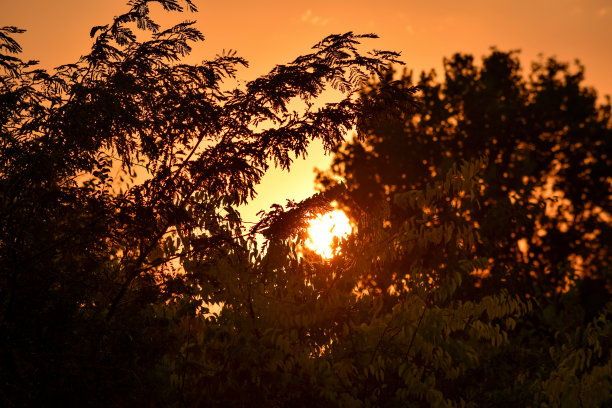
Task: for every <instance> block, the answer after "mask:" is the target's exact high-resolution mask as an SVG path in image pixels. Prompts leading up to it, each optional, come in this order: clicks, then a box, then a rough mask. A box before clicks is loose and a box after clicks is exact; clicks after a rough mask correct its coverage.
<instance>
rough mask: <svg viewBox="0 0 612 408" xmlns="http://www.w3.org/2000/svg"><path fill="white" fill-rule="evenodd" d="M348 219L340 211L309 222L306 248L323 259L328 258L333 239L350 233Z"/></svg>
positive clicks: (330, 254)
mask: <svg viewBox="0 0 612 408" xmlns="http://www.w3.org/2000/svg"><path fill="white" fill-rule="evenodd" d="M351 231H352V229H351V224H350V223H349V220H348V217H347V216H346V214H344V213H343V212H342V211H340V210H334V211H331V212H329V213H327V214H322V215H319V216H318V217H317V218H315V219H313V220H312V221H310V227H308V238H307V239H306V242H305V244H306V246H307V247H308V248H310V249H312V250H313V251H314V252H316V253H317V254H319V255H321V256H322V257H324V258H330V257H332V255H335V253H333V249H332V244H333V242H334V237H338V238H339V239H341V238H345V237H346V236H347V235H349V234H350V233H351Z"/></svg>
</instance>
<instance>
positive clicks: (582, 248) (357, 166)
mask: <svg viewBox="0 0 612 408" xmlns="http://www.w3.org/2000/svg"><path fill="white" fill-rule="evenodd" d="M392 75H393V74H392V73H389V74H388V76H387V78H386V80H385V81H383V82H382V83H375V84H372V85H371V86H369V87H368V88H367V89H365V90H364V92H363V98H364V99H366V100H372V103H374V104H375V103H382V102H384V101H382V100H380V98H378V97H377V96H376V92H375V90H376V89H378V88H380V87H384V86H386V84H387V83H388V82H390V81H392ZM583 79H584V68H583V67H582V66H581V65H579V64H577V65H576V66H574V67H572V66H570V65H569V64H567V63H563V62H559V61H557V60H555V59H554V58H550V59H547V60H544V59H541V60H540V61H538V62H536V63H534V64H532V66H531V69H530V70H529V72H523V71H522V69H521V64H520V61H519V59H518V54H517V52H502V51H498V50H495V49H494V50H492V51H491V53H490V54H489V55H487V56H485V57H484V58H483V60H482V64H481V65H480V66H478V65H477V64H475V62H474V58H473V57H472V56H471V55H463V54H455V55H454V56H453V57H452V58H449V59H445V60H444V73H443V80H442V81H437V80H436V73H435V72H433V71H431V72H429V73H422V74H421V76H420V77H419V78H418V81H416V82H414V83H413V75H412V73H407V72H404V73H403V74H402V76H401V79H400V81H401V83H402V84H403V86H404V87H411V86H414V85H417V86H418V87H419V88H420V89H421V90H422V93H421V97H420V99H419V101H420V106H419V109H417V110H413V111H406V110H402V109H401V108H400V109H395V110H392V111H389V110H387V111H385V112H384V114H383V115H382V116H379V117H373V118H372V119H370V120H368V123H367V124H366V125H364V128H367V129H368V130H367V136H366V137H365V140H357V139H356V140H353V141H352V142H350V143H347V144H346V145H341V146H339V148H338V149H336V150H335V152H334V159H333V164H332V168H331V171H330V173H328V175H327V176H326V174H324V173H321V174H320V176H319V178H320V183H322V185H323V187H325V185H327V184H329V183H330V181H332V182H333V179H334V178H333V177H331V178H330V177H329V175H332V176H334V177H337V176H340V177H342V178H343V179H344V180H345V181H346V184H347V186H349V190H350V194H349V195H350V199H351V200H352V201H351V203H354V204H356V205H353V206H351V205H348V204H347V208H348V210H349V211H353V212H355V211H356V210H357V208H359V209H361V210H362V211H368V210H370V209H371V207H372V206H376V205H377V202H378V201H379V200H381V199H385V200H386V201H387V202H389V204H390V206H391V213H390V215H389V217H388V221H389V222H390V225H389V228H393V225H395V224H396V221H395V220H396V219H397V220H399V222H400V223H401V220H402V219H403V218H404V217H405V212H404V211H403V210H402V209H401V208H400V207H398V206H397V204H396V203H395V202H394V201H393V196H394V195H396V194H397V193H402V192H406V191H409V190H411V189H414V188H420V187H423V186H425V185H426V183H428V182H429V180H431V178H432V177H435V176H436V175H441V174H444V173H445V172H446V171H447V170H448V168H449V167H450V166H452V165H453V164H454V163H457V162H459V161H461V160H468V161H469V160H473V159H477V158H483V157H484V158H486V159H487V164H486V166H485V167H484V168H483V172H482V174H481V176H480V177H481V182H482V191H480V193H479V197H478V202H479V205H478V206H477V207H475V208H472V209H471V210H470V211H471V215H470V217H471V218H472V220H473V221H474V222H475V223H477V224H478V233H479V237H480V239H479V240H477V242H475V245H476V246H477V251H478V253H479V254H480V255H481V256H483V257H485V258H487V259H489V260H490V262H489V265H488V267H487V272H488V274H490V278H489V279H486V280H484V281H482V282H481V283H482V284H483V285H487V284H490V285H491V286H492V289H493V290H494V289H495V288H496V287H499V285H500V284H503V285H505V286H508V287H509V288H512V289H511V290H514V291H516V292H517V293H531V294H536V293H548V294H550V293H554V292H555V291H557V290H560V289H561V288H565V287H566V286H567V285H568V284H569V283H570V282H571V281H572V280H573V279H574V277H575V276H574V274H575V273H576V272H577V271H580V273H581V274H582V276H589V277H592V278H596V279H602V280H603V281H606V282H607V284H608V285H609V284H610V283H611V281H610V279H612V275H610V267H611V266H610V265H611V264H610V242H612V240H611V239H610V233H611V231H612V230H611V225H612V224H611V222H610V221H611V218H610V216H611V214H612V207H611V205H610V203H611V201H610V196H611V191H612V190H611V184H610V181H611V179H610V168H611V165H612V158H611V157H610V154H609V152H610V151H612V146H611V145H610V143H611V141H612V133H611V132H612V126H611V123H612V122H611V116H610V103H609V99H607V100H606V102H605V103H604V104H601V105H600V104H598V101H597V94H596V92H595V90H594V89H590V88H587V87H585V86H584V85H583V84H582V81H583ZM448 211H452V209H451V208H449V209H448ZM439 216H440V217H443V216H444V213H441V214H439Z"/></svg>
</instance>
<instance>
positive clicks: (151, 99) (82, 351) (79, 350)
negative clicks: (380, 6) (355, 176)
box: [0, 0, 398, 406]
mask: <svg viewBox="0 0 612 408" xmlns="http://www.w3.org/2000/svg"><path fill="white" fill-rule="evenodd" d="M151 3H159V4H161V6H163V8H164V9H165V10H167V11H182V10H183V8H184V7H186V8H188V9H190V10H192V11H195V10H196V7H195V5H194V4H193V3H192V2H191V1H189V0H186V1H184V2H179V1H175V0H159V1H154V2H152V1H148V0H134V1H130V2H129V3H128V4H129V6H130V8H129V10H128V11H127V12H126V13H124V14H121V15H119V16H118V17H116V18H114V20H113V21H112V22H111V23H109V24H107V25H102V26H96V27H94V28H93V29H92V30H91V36H92V38H93V45H92V48H91V51H90V52H89V53H88V54H87V55H85V56H84V57H82V58H81V59H80V60H79V61H77V62H76V63H73V64H67V65H63V66H61V67H59V68H57V69H56V70H55V71H54V72H47V71H45V70H41V69H38V68H37V67H36V64H35V62H23V61H21V60H20V59H19V58H18V57H16V56H14V55H11V54H15V53H17V52H19V51H20V47H19V45H18V43H17V42H16V41H15V40H14V39H13V38H12V36H13V35H14V34H18V33H19V32H21V30H18V29H16V28H14V27H5V28H3V29H2V31H0V45H1V47H0V48H1V49H2V51H3V54H2V55H1V58H0V64H1V68H0V69H2V70H3V74H2V77H1V91H0V95H1V97H0V105H1V106H2V109H1V110H0V111H1V114H0V115H1V120H0V123H1V126H2V128H1V129H2V130H1V132H2V142H1V144H0V156H1V160H0V163H1V164H0V166H1V167H0V197H1V199H0V203H1V204H0V214H1V216H0V219H1V221H0V234H1V235H0V259H1V261H0V265H1V269H0V288H1V291H0V348H1V349H2V352H1V356H2V357H1V358H0V359H1V361H2V364H1V365H2V367H3V368H2V370H1V373H0V377H1V378H0V381H2V384H3V386H2V387H3V391H2V393H0V398H1V399H2V400H3V402H4V403H6V404H7V405H8V406H29V405H39V406H40V405H49V404H51V405H54V404H58V405H59V404H62V405H66V404H67V405H76V404H80V403H83V401H89V402H90V403H91V404H93V405H115V404H119V405H126V404H127V405H129V404H135V405H141V404H143V401H158V402H157V403H160V402H159V401H163V398H171V397H172V395H165V396H164V393H165V392H166V391H167V390H168V389H170V388H171V387H170V386H168V384H167V382H168V381H170V380H169V378H170V377H169V375H164V374H163V373H160V371H159V369H158V367H159V364H160V361H161V357H162V356H163V355H166V354H167V353H168V352H169V351H171V350H176V349H177V348H178V347H179V345H178V344H179V343H180V342H181V341H182V340H183V339H177V338H176V333H173V332H171V331H168V330H166V329H165V328H167V327H168V325H169V324H170V320H171V319H170V320H169V318H168V317H167V310H166V311H164V310H165V309H164V307H162V306H163V305H170V304H174V303H176V304H177V305H178V304H179V303H180V305H182V306H180V307H179V306H176V309H172V310H175V311H176V313H177V314H176V315H173V316H174V317H173V318H176V319H179V318H180V316H182V315H189V314H193V313H195V310H199V308H200V307H201V302H202V300H203V299H201V298H200V300H199V301H197V300H196V299H191V300H185V301H183V300H181V299H184V298H183V297H182V296H184V295H185V294H189V293H191V291H193V288H194V287H200V288H201V287H202V286H207V285H209V282H207V281H206V280H205V277H202V276H200V277H198V276H196V275H194V274H185V273H179V271H177V270H176V267H177V265H178V262H179V261H181V260H182V261H186V260H187V259H188V258H189V259H191V260H198V261H202V262H206V260H209V259H212V258H214V257H215V256H217V255H218V254H222V253H225V252H226V251H228V250H230V249H231V248H232V247H233V246H235V245H237V244H236V239H238V238H237V237H239V236H240V235H241V234H243V233H244V232H243V231H242V229H241V226H240V218H239V215H238V213H237V212H236V210H235V209H234V208H235V206H236V205H238V204H242V203H245V202H246V201H247V200H248V199H249V198H250V197H253V195H254V194H255V190H254V187H255V185H256V184H257V183H258V182H259V181H260V179H261V177H262V175H263V174H264V172H265V171H266V170H267V169H268V167H269V166H270V165H271V164H274V165H276V166H279V167H281V168H283V169H288V168H289V166H290V165H291V162H292V160H293V157H296V156H299V155H305V154H306V149H307V146H308V144H309V143H310V141H312V140H314V139H319V140H321V141H322V142H323V145H324V146H325V147H326V148H327V149H329V148H330V147H331V146H333V145H335V144H337V143H338V142H339V141H340V140H342V138H343V135H344V133H345V131H346V130H347V129H350V128H351V127H352V126H353V123H354V122H355V118H356V117H358V116H359V115H360V114H361V111H362V110H363V104H362V103H361V101H360V100H359V99H357V98H355V97H354V93H355V92H356V91H357V90H358V89H359V87H360V86H361V85H360V84H361V83H362V82H363V81H364V80H365V79H367V78H368V77H369V76H371V75H381V73H382V71H383V70H384V69H385V67H386V66H387V65H388V64H390V63H392V62H397V61H396V58H397V56H398V54H396V53H393V52H385V51H373V52H371V53H369V54H362V53H360V51H359V49H358V46H359V42H360V41H361V40H362V39H368V38H374V37H375V36H374V35H372V34H368V35H355V34H353V33H350V32H349V33H346V34H342V35H332V36H329V37H327V38H325V39H324V40H322V41H321V42H320V43H318V44H316V45H315V46H314V48H313V52H312V53H310V54H307V55H304V56H301V57H299V58H297V59H296V60H295V61H293V62H291V63H289V64H285V65H278V66H276V67H275V68H274V69H273V70H272V71H271V72H270V73H269V74H267V75H264V76H262V77H260V78H258V79H256V80H254V81H251V82H249V83H247V84H246V85H244V86H241V87H240V86H239V87H237V88H232V87H231V86H230V85H228V83H231V81H232V80H233V79H234V78H235V76H236V71H237V68H238V67H239V66H245V65H246V61H244V60H243V59H242V58H240V57H238V56H237V55H236V54H235V53H233V52H228V53H225V54H223V55H219V56H217V57H216V58H215V59H213V60H210V61H204V62H203V63H201V64H197V65H189V64H185V63H183V62H181V60H182V58H183V57H184V56H186V55H187V54H188V53H189V52H190V51H191V47H192V44H193V43H194V42H198V41H201V40H203V36H202V34H201V33H200V32H199V31H198V30H197V29H195V28H194V26H193V22H183V23H180V24H177V25H175V26H173V27H171V28H169V29H162V28H161V27H160V26H159V25H158V24H157V23H156V22H155V21H154V20H153V19H152V18H151V17H150V14H149V5H150V4H151ZM143 33H144V34H143ZM228 80H229V81H228ZM328 87H333V88H334V89H337V90H339V91H341V92H342V93H343V95H344V97H343V98H341V99H340V100H339V101H337V102H335V103H327V104H325V105H324V106H322V107H320V108H314V106H313V102H314V101H315V100H316V98H317V97H318V96H319V95H320V94H321V93H322V92H323V91H324V90H325V89H327V88H328ZM295 100H301V101H302V102H304V103H305V106H306V108H305V109H303V110H301V111H295V110H292V109H291V108H290V105H289V104H290V103H291V102H292V101H295ZM137 173H138V174H137ZM198 279H202V280H203V281H202V282H200V281H198ZM204 300H205V299H204ZM168 307H169V306H168ZM168 310H169V309H168ZM128 390H129V392H127V391H128ZM153 390H159V392H156V391H153ZM124 395H129V397H127V398H126V397H125V396H124ZM160 398H161V400H160ZM130 401H131V402H130ZM144 405H146V403H144Z"/></svg>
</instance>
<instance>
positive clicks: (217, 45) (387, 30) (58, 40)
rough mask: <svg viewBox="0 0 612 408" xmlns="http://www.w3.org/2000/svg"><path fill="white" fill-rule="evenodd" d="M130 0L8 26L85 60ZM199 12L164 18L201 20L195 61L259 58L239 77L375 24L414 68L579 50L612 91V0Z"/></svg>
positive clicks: (304, 165) (209, 6)
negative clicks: (464, 58)
mask: <svg viewBox="0 0 612 408" xmlns="http://www.w3.org/2000/svg"><path fill="white" fill-rule="evenodd" d="M125 3H126V2H125V1H124V0H104V1H96V0H57V1H49V0H21V1H19V2H17V1H9V0H0V26H5V25H14V26H17V27H19V28H24V29H26V30H28V31H27V32H26V33H25V34H22V35H20V36H18V37H17V40H18V41H19V42H20V44H21V45H22V47H23V49H24V52H23V54H22V58H23V59H37V60H39V61H40V63H41V66H42V67H44V68H52V67H54V66H57V65H60V64H64V63H69V62H73V61H76V60H77V59H78V58H79V56H81V55H83V54H85V53H86V52H87V50H88V49H89V46H90V44H91V39H90V38H89V30H90V29H91V27H92V26H94V25H103V24H106V23H108V22H109V21H110V20H111V19H112V17H113V16H115V15H118V14H120V13H122V12H124V11H125V10H127V6H126V5H125ZM195 3H196V4H197V5H198V7H199V13H196V14H189V13H185V14H183V15H177V14H172V15H165V14H164V13H163V12H161V10H160V9H155V8H153V11H154V16H156V17H159V18H157V20H158V21H160V22H162V23H163V24H172V23H176V22H179V21H183V20H185V19H189V20H197V21H198V23H197V27H198V28H199V29H200V30H201V31H202V32H203V34H204V36H205V38H206V41H205V42H204V43H200V44H198V45H196V47H195V48H194V51H193V53H192V55H191V57H190V58H189V59H188V61H189V62H192V63H195V62H199V61H201V60H203V59H207V58H212V57H214V55H216V54H217V53H220V52H221V51H222V50H223V49H225V50H228V49H233V50H236V51H237V52H238V55H240V56H242V57H244V58H246V59H247V60H248V61H249V63H250V67H249V68H248V69H242V70H241V71H240V72H239V74H238V75H239V77H240V78H241V79H244V80H250V79H254V78H255V77H257V76H259V75H261V74H264V73H266V72H267V71H269V70H270V69H272V68H273V67H274V65H276V64H279V63H285V62H289V61H291V60H293V59H295V58H296V57H297V56H299V55H301V54H304V53H308V52H309V50H310V47H311V46H312V45H314V44H315V43H316V42H318V41H319V40H321V39H322V38H324V37H325V36H327V35H329V34H334V33H344V32H346V31H354V32H356V33H370V32H373V33H376V34H378V35H379V36H380V39H378V40H369V41H367V42H366V44H365V47H364V49H371V48H377V49H386V50H393V51H400V52H401V53H402V60H403V61H404V62H405V63H406V67H407V68H408V69H411V70H414V71H415V72H416V73H418V72H420V71H421V70H429V69H432V68H434V69H436V71H437V72H438V73H440V72H441V67H442V59H443V57H449V56H451V55H452V54H453V53H455V52H463V53H471V54H473V55H474V56H475V57H476V58H477V61H479V60H480V57H481V56H483V55H485V54H487V53H488V51H489V49H490V48H491V47H492V46H495V47H497V48H498V49H500V50H503V51H507V50H521V54H520V55H521V59H522V62H523V66H524V68H527V67H528V66H529V65H528V64H529V63H531V62H532V61H534V60H536V59H537V56H538V54H540V53H542V54H543V55H544V56H545V57H548V56H555V57H557V58H558V59H559V60H561V61H574V60H575V59H579V60H580V61H581V63H582V64H583V65H584V66H585V67H586V80H585V83H586V84H587V85H588V86H593V87H595V88H596V89H597V90H598V92H599V94H600V96H602V95H605V94H608V95H609V94H612V75H611V74H610V73H611V72H612V0H608V1H604V0H584V1H577V0H557V1H552V0H531V1H524V0H514V1H509V0H497V1H485V0H481V1H475V0H464V1H461V2H459V1H449V0H430V1H428V2H422V1H419V2H417V1H407V0H404V1H400V0H378V1H363V0H351V1H345V0H342V1H329V0H328V1H319V0H316V1H309V2H293V1H270V0H260V1H257V2H253V1H248V0H225V1H222V2H219V1H217V2H212V1H197V0H196V1H195ZM328 164H329V157H326V156H324V155H323V151H322V149H321V147H320V146H316V145H315V146H313V147H312V149H311V151H310V155H309V158H308V159H307V160H298V161H296V163H294V166H293V168H292V170H291V172H290V173H286V172H280V171H277V170H271V171H270V172H269V174H267V175H266V176H265V178H264V180H263V182H262V183H261V185H260V186H259V187H258V188H257V191H258V194H259V196H258V198H257V199H256V200H255V201H254V202H253V203H251V205H249V206H248V208H246V209H244V210H243V211H242V213H243V215H244V218H245V220H247V221H254V220H255V213H256V212H257V211H259V210H260V209H267V208H268V207H269V206H270V205H271V204H272V203H281V204H284V202H285V199H287V198H289V199H294V200H300V199H304V198H306V197H308V196H309V195H310V194H312V193H313V192H314V189H313V178H314V173H313V168H314V167H319V168H326V167H327V166H328Z"/></svg>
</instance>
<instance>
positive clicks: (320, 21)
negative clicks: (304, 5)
mask: <svg viewBox="0 0 612 408" xmlns="http://www.w3.org/2000/svg"><path fill="white" fill-rule="evenodd" d="M301 19H302V21H303V22H305V23H310V24H312V25H320V26H324V25H327V23H329V19H327V18H325V19H324V18H323V17H321V16H317V15H315V14H313V13H312V10H310V9H308V10H306V12H305V13H304V14H302V17H301Z"/></svg>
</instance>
